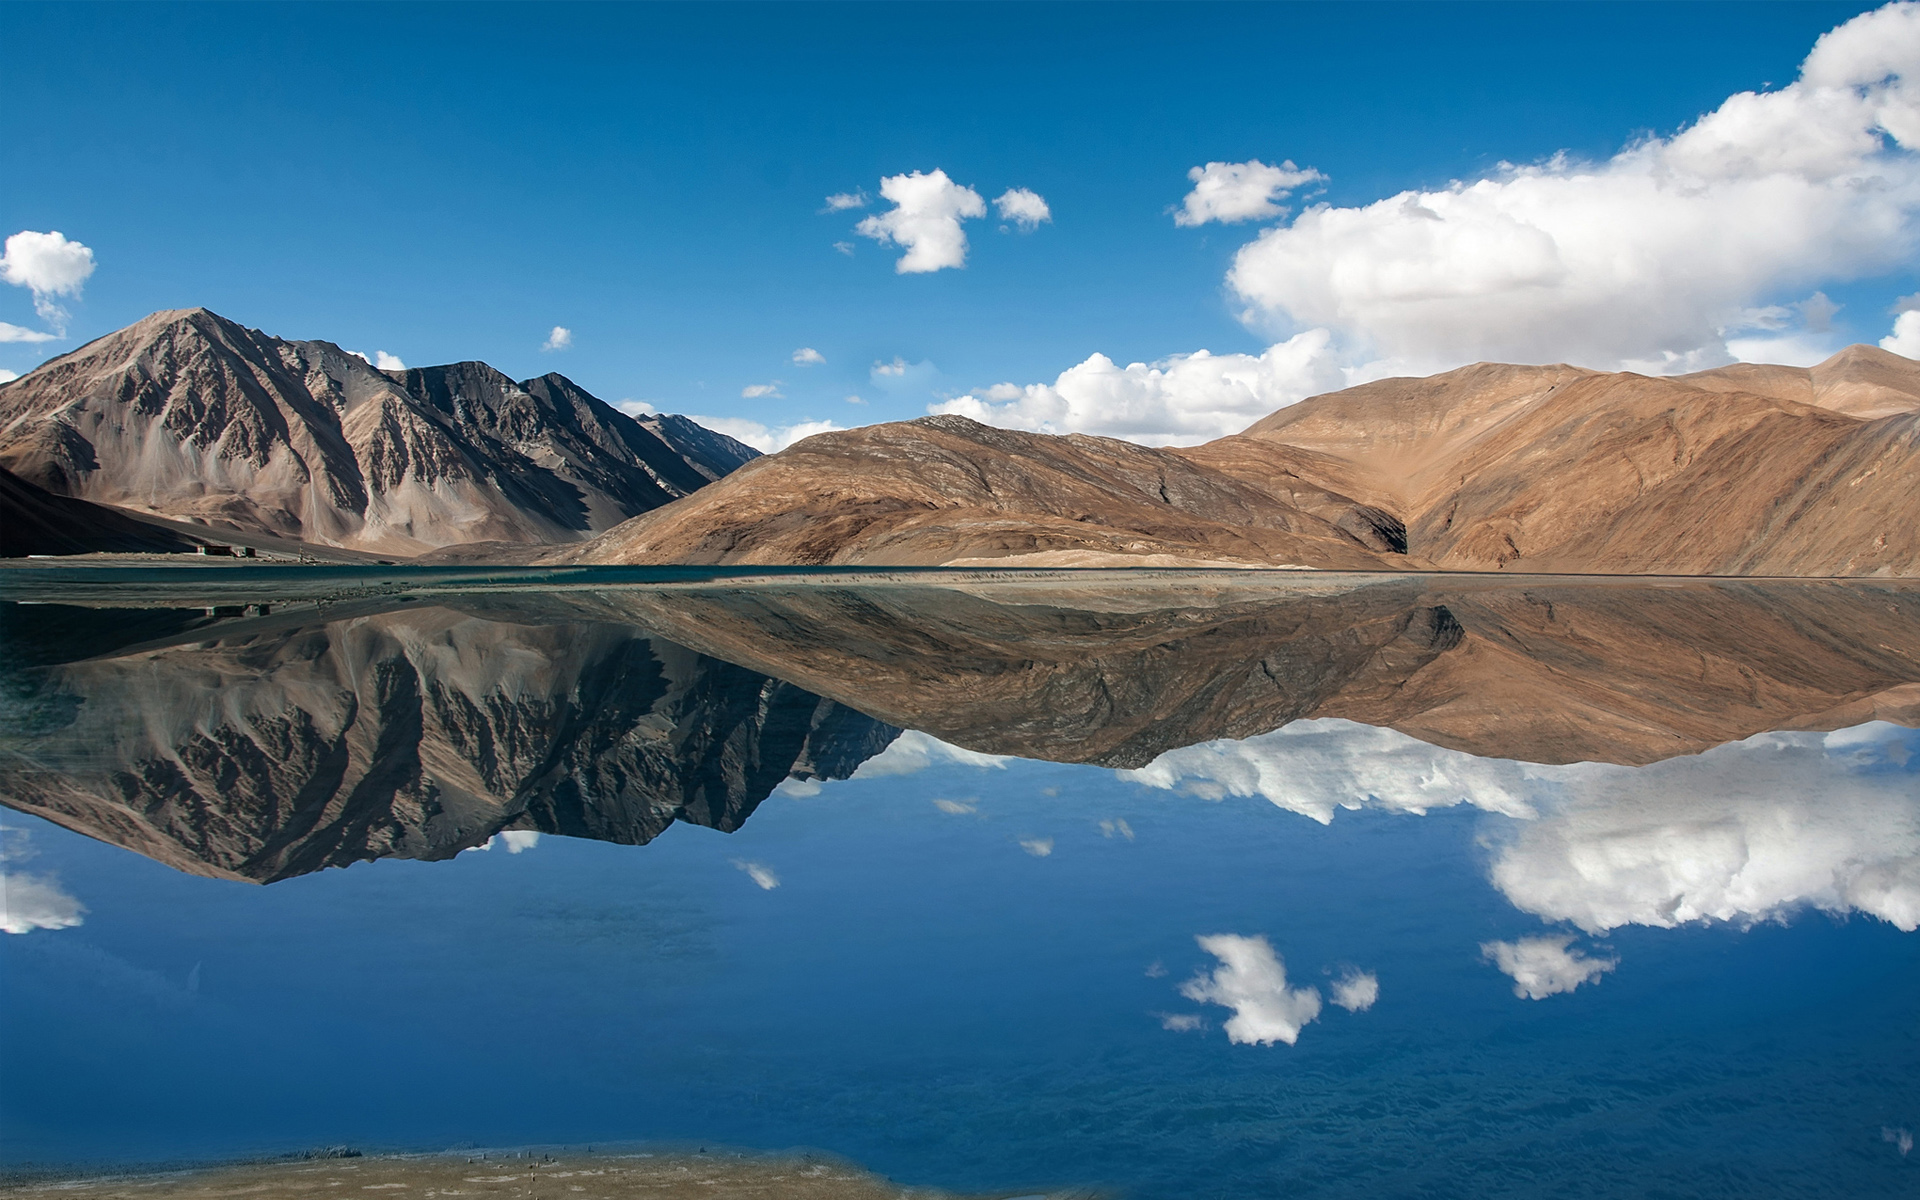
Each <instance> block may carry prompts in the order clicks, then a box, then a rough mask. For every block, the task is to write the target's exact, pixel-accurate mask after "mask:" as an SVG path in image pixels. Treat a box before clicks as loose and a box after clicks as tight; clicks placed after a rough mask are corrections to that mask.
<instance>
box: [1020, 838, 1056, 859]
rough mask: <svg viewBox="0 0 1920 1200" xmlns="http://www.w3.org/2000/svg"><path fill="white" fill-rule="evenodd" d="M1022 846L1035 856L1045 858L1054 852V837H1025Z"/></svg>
mask: <svg viewBox="0 0 1920 1200" xmlns="http://www.w3.org/2000/svg"><path fill="white" fill-rule="evenodd" d="M1020 848H1021V849H1022V850H1025V851H1026V852H1027V853H1028V854H1031V855H1033V856H1034V857H1035V858H1045V857H1047V856H1048V855H1050V854H1052V853H1053V839H1052V838H1023V839H1021V842H1020Z"/></svg>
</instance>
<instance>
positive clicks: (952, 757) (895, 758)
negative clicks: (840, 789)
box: [853, 729, 1009, 779]
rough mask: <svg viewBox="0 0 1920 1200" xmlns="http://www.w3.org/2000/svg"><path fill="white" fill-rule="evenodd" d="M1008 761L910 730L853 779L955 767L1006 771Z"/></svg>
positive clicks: (862, 765) (860, 767)
mask: <svg viewBox="0 0 1920 1200" xmlns="http://www.w3.org/2000/svg"><path fill="white" fill-rule="evenodd" d="M1008 761H1009V759H1007V758H1006V757H1005V756H1003V755H999V754H981V753H979V752H978V751H975V750H966V749H962V748H961V747H959V746H954V745H950V744H949V743H946V742H943V741H941V740H940V739H939V738H937V737H934V736H933V735H931V734H926V733H921V732H920V731H919V730H917V729H909V730H907V731H906V732H905V733H903V734H901V735H900V736H899V737H897V738H895V739H893V742H892V744H891V745H889V746H888V747H887V748H886V749H885V750H882V751H881V752H880V753H878V754H876V755H874V756H873V757H872V758H870V759H868V760H867V761H865V762H863V763H861V764H860V766H859V768H858V769H857V770H855V771H854V773H853V778H855V779H873V778H876V777H878V776H881V775H911V774H913V773H914V772H916V771H924V770H926V769H927V768H928V767H932V766H939V765H944V764H954V765H957V766H962V767H980V768H991V769H993V770H999V771H1004V770H1006V767H1007V763H1008Z"/></svg>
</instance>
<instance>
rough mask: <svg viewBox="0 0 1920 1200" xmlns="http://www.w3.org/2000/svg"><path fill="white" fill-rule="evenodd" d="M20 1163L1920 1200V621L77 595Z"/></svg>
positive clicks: (33, 945) (875, 579)
mask: <svg viewBox="0 0 1920 1200" xmlns="http://www.w3.org/2000/svg"><path fill="white" fill-rule="evenodd" d="M0 598H4V600H5V603H4V604H0V622H4V624H3V625H0V706H4V707H3V711H4V726H3V727H0V799H3V800H4V802H5V803H6V805H7V806H8V808H9V810H10V811H8V812H6V813H5V814H4V822H3V824H4V833H0V838H4V843H3V845H4V858H5V861H4V868H5V871H6V884H5V887H6V892H5V898H6V910H5V920H4V926H5V928H6V931H7V933H8V935H9V936H6V937H4V938H0V956H4V969H3V970H0V1010H3V1011H4V1018H3V1020H4V1036H3V1037H0V1079H4V1086H0V1105H3V1108H0V1113H3V1116H0V1122H3V1124H4V1130H3V1132H0V1159H4V1161H5V1162H6V1163H7V1164H12V1165H15V1166H19V1165H23V1164H29V1163H40V1164H48V1163H52V1164H76V1165H83V1164H93V1165H100V1164H124V1163H137V1162H164V1161H181V1160H207V1159H221V1158H233V1157H241V1156H250V1155H273V1154H282V1153H287V1152H292V1151H300V1150H305V1149H308V1148H310V1147H316V1146H332V1145H343V1144H344V1145H352V1146H355V1147H358V1148H362V1149H366V1150H369V1151H373V1150H382V1149H388V1150H440V1149H447V1148H456V1147H498V1146H523V1145H536V1144H537V1145H550V1146H556V1147H558V1146H569V1147H574V1148H579V1147H583V1146H587V1145H591V1144H594V1143H615V1142H618V1143H633V1142H643V1143H659V1144H663V1145H683V1146H705V1145H714V1146H729V1147H740V1148H747V1149H758V1150H784V1149H790V1148H805V1149H816V1150H820V1151H825V1152H828V1153H831V1154H833V1155H837V1156H842V1157H844V1158H846V1159H848V1160H851V1161H853V1162H857V1163H859V1164H861V1165H863V1166H865V1167H867V1168H869V1169H871V1170H874V1171H877V1172H880V1173H882V1174H885V1175H887V1176H889V1177H891V1178H892V1179H894V1180H896V1181H898V1182H900V1183H901V1184H911V1185H916V1186H926V1187H935V1188H942V1189H951V1190H954V1191H966V1192H974V1193H990V1194H1000V1195H1014V1194H1032V1193H1039V1192H1046V1191H1049V1190H1056V1189H1060V1190H1064V1189H1072V1188H1083V1189H1093V1190H1096V1191H1099V1192H1101V1193H1104V1194H1113V1195H1119V1196H1127V1197H1139V1198H1162V1197H1165V1198H1172V1197H1240V1196H1249V1195H1286V1196H1311V1197H1347V1196H1355V1197H1357V1196H1369V1197H1374V1196H1422V1197H1429V1196H1432V1197H1438V1196H1462V1197H1490V1196H1539V1195H1555V1196H1622V1197H1626V1196H1633V1197H1642V1196H1689V1197H1693V1196H1723V1195H1724V1196H1743V1197H1751V1196H1769V1197H1771V1196H1781V1197H1787V1196H1796V1197H1797V1196H1808V1197H1812V1196H1848V1197H1862V1196H1881V1195H1887V1196H1893V1195H1901V1196H1905V1195H1911V1194H1912V1193H1913V1191H1914V1189H1915V1188H1916V1186H1920V1175H1916V1174H1915V1172H1916V1171H1920V1160H1916V1158H1915V1157H1914V1156H1913V1155H1912V1154H1911V1151H1912V1149H1913V1138H1914V1135H1915V1132H1914V1131H1916V1130H1920V1083H1916V1081H1920V939H1916V938H1915V937H1914V936H1913V931H1914V929H1915V928H1916V926H1917V925H1920V731H1916V729H1915V728H1914V726H1915V725H1916V724H1920V584H1916V583H1910V582H1901V581H1896V580H1860V581H1852V582H1808V581H1800V582H1796V581H1764V580H1699V579H1688V580H1662V579H1616V580H1603V579H1577V578H1552V577H1526V578H1502V577H1488V576H1436V575H1389V576H1364V575H1332V574H1321V573H1295V572H1192V571H1168V572H1028V573H1021V572H1011V571H1002V572H974V573H968V572H957V571H921V572H911V571H894V572H805V571H768V572H739V571H733V572H720V571H717V570H705V571H702V570H672V571H652V572H649V571H647V570H644V569H618V570H600V571H594V570H570V571H560V572H513V571H498V572H485V571H474V570H465V571H459V570H445V571H438V572H433V571H407V570H403V569H395V570H391V571H376V570H360V569H333V568H299V567H291V566H289V567H268V566H259V567H254V566H245V567H242V566H234V567H224V566H223V567H217V568H215V567H207V568H198V569H176V570H171V571H162V570H153V571H146V572H141V571H133V570H125V569H121V570H114V571H106V570H103V569H88V568H79V567H68V566H35V567H32V568H20V569H16V570H14V571H11V572H9V574H8V575H7V577H6V578H5V579H4V580H0Z"/></svg>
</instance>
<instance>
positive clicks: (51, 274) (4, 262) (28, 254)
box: [0, 229, 94, 337]
mask: <svg viewBox="0 0 1920 1200" xmlns="http://www.w3.org/2000/svg"><path fill="white" fill-rule="evenodd" d="M93 268H94V262H93V251H92V250H90V249H88V248H87V247H86V246H83V245H81V244H80V243H79V242H70V241H68V240H67V237H66V235H65V234H63V233H61V232H60V231H59V230H57V229H56V230H54V231H53V232H51V233H35V232H34V231H33V230H30V229H23V230H21V231H20V232H19V233H16V234H14V235H13V236H12V237H10V238H8V239H7V241H6V249H5V252H4V253H0V282H5V283H10V284H12V285H13V286H14V287H23V288H26V289H28V290H29V291H31V292H32V293H33V311H34V312H36V313H38V314H39V315H40V319H41V320H43V321H45V322H46V323H47V324H49V325H51V326H53V329H54V332H55V333H56V334H57V335H58V336H60V337H65V336H66V333H67V310H66V309H64V308H61V307H60V306H59V305H58V304H57V303H55V302H54V298H55V297H56V296H78V295H79V294H80V289H81V287H82V285H84V284H85V283H86V282H87V278H88V277H89V276H90V275H92V274H93Z"/></svg>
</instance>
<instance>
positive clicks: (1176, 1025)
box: [1153, 1013, 1207, 1033]
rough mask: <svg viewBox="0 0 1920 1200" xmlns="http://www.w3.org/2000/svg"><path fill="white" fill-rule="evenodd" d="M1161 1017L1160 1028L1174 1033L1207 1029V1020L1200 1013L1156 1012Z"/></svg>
mask: <svg viewBox="0 0 1920 1200" xmlns="http://www.w3.org/2000/svg"><path fill="white" fill-rule="evenodd" d="M1153 1015H1154V1016H1156V1017H1159V1018H1160V1028H1162V1029H1165V1030H1168V1031H1170V1032H1172V1033H1192V1032H1194V1031H1195V1030H1197V1029H1205V1028H1206V1027H1207V1020H1206V1018H1205V1017H1202V1016H1201V1015H1200V1014H1199V1013H1155V1014H1153Z"/></svg>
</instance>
